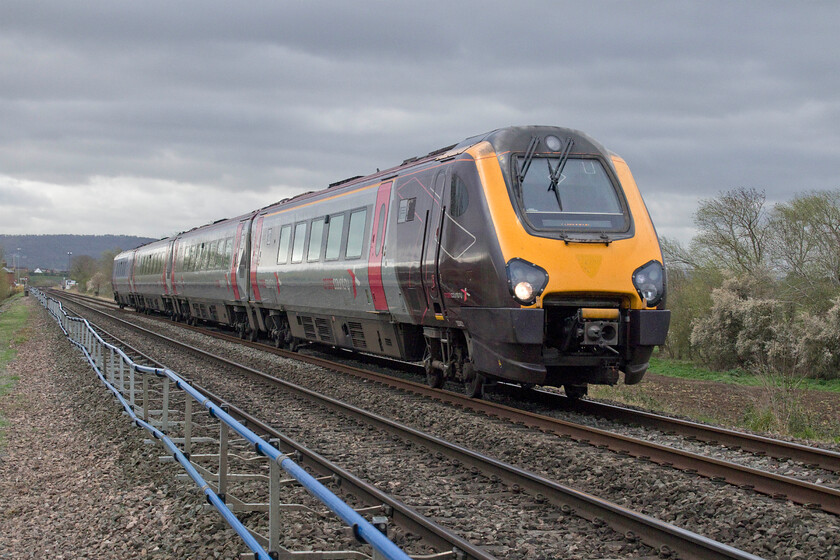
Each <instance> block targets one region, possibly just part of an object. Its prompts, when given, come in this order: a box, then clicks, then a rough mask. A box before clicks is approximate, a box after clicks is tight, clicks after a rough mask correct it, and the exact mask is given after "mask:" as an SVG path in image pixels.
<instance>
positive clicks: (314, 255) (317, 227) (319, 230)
mask: <svg viewBox="0 0 840 560" xmlns="http://www.w3.org/2000/svg"><path fill="white" fill-rule="evenodd" d="M323 239H324V218H318V219H317V220H312V232H311V233H310V234H309V251H308V253H307V255H306V260H308V261H309V262H313V261H317V260H318V259H319V258H321V241H323Z"/></svg>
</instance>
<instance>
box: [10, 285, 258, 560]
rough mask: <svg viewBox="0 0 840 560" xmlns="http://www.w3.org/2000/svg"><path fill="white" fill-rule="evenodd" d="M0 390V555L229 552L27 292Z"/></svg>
mask: <svg viewBox="0 0 840 560" xmlns="http://www.w3.org/2000/svg"><path fill="white" fill-rule="evenodd" d="M24 301H25V305H28V306H30V311H31V315H30V321H31V326H30V335H29V339H28V341H27V342H25V343H24V344H22V345H21V346H19V347H18V356H17V359H16V360H15V361H14V362H12V363H11V364H10V365H9V367H8V371H9V373H10V374H13V375H18V376H19V377H20V380H19V381H18V384H17V387H16V389H14V390H13V391H12V392H11V393H10V394H8V395H6V396H5V397H3V398H2V400H0V410H2V411H3V413H4V415H5V417H6V421H7V422H8V426H7V428H6V433H7V435H8V445H7V447H6V448H5V449H3V450H2V452H0V558H2V559H12V558H41V557H49V558H55V559H64V558H66V559H71V558H73V559H75V558H120V557H124V558H222V557H225V558H233V557H235V556H236V555H237V553H238V552H242V550H240V548H241V547H240V546H239V541H238V538H236V536H235V534H233V532H232V531H230V530H228V529H226V525H225V524H224V523H223V522H222V521H221V518H220V517H219V516H218V515H217V514H215V513H213V512H204V511H203V506H202V503H203V500H202V499H201V495H200V494H199V493H198V492H197V491H196V490H194V487H193V486H191V485H187V484H185V483H180V482H177V481H176V479H175V474H176V473H177V472H179V470H180V468H179V467H178V468H176V467H174V466H172V465H166V464H161V463H158V462H157V461H156V460H155V457H156V453H155V451H156V448H151V447H150V446H147V445H144V444H143V437H144V434H145V432H142V431H140V430H138V429H137V428H135V427H134V425H133V424H131V423H130V422H128V421H127V419H126V417H124V416H122V414H121V413H120V410H121V408H119V407H118V406H117V405H116V403H115V401H114V399H113V397H112V396H111V394H110V393H108V392H106V390H105V388H104V387H103V386H102V385H101V384H100V383H99V381H98V379H96V377H95V375H93V374H92V371H91V369H90V368H89V367H88V365H87V362H86V361H83V358H82V357H81V354H80V353H79V352H78V351H77V350H75V349H73V348H71V346H70V345H69V344H68V342H67V341H66V339H65V338H64V335H63V334H62V333H61V331H60V330H59V329H58V327H57V326H56V325H55V322H54V321H53V320H52V318H49V317H48V315H47V314H46V312H44V311H43V308H41V306H40V305H39V304H38V302H37V301H36V300H35V299H34V298H27V299H26V300H24Z"/></svg>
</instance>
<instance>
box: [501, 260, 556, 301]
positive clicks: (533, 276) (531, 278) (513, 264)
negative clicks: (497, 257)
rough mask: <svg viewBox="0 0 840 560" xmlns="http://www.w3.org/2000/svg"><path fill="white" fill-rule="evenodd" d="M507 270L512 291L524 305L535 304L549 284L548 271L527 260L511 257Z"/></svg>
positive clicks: (515, 297)
mask: <svg viewBox="0 0 840 560" xmlns="http://www.w3.org/2000/svg"><path fill="white" fill-rule="evenodd" d="M506 270H507V277H508V287H509V288H510V293H511V294H512V295H513V298H514V299H515V300H516V301H518V302H519V303H521V304H523V305H533V304H534V303H535V302H536V301H537V298H538V297H539V295H540V294H541V293H542V292H543V290H544V289H545V286H546V284H548V273H547V272H546V271H545V270H543V269H542V268H541V267H539V266H537V265H535V264H533V263H529V262H528V261H526V260H522V259H511V260H510V262H508V263H507V267H506Z"/></svg>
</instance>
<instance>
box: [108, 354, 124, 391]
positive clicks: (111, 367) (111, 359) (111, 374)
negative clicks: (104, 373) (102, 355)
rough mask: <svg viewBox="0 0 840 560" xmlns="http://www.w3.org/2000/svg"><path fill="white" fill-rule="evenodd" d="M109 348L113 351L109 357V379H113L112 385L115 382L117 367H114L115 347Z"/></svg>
mask: <svg viewBox="0 0 840 560" xmlns="http://www.w3.org/2000/svg"><path fill="white" fill-rule="evenodd" d="M108 350H110V351H111V355H110V356H109V357H108V376H109V379H110V380H111V385H113V384H114V370H115V369H116V368H115V367H114V349H113V347H112V348H109V349H108ZM120 392H122V387H120Z"/></svg>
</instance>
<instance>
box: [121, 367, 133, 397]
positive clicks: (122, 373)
mask: <svg viewBox="0 0 840 560" xmlns="http://www.w3.org/2000/svg"><path fill="white" fill-rule="evenodd" d="M120 393H122V394H123V395H125V364H124V363H123V359H122V356H120ZM131 404H132V405H133V404H134V402H133V401H132V403H131Z"/></svg>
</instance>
